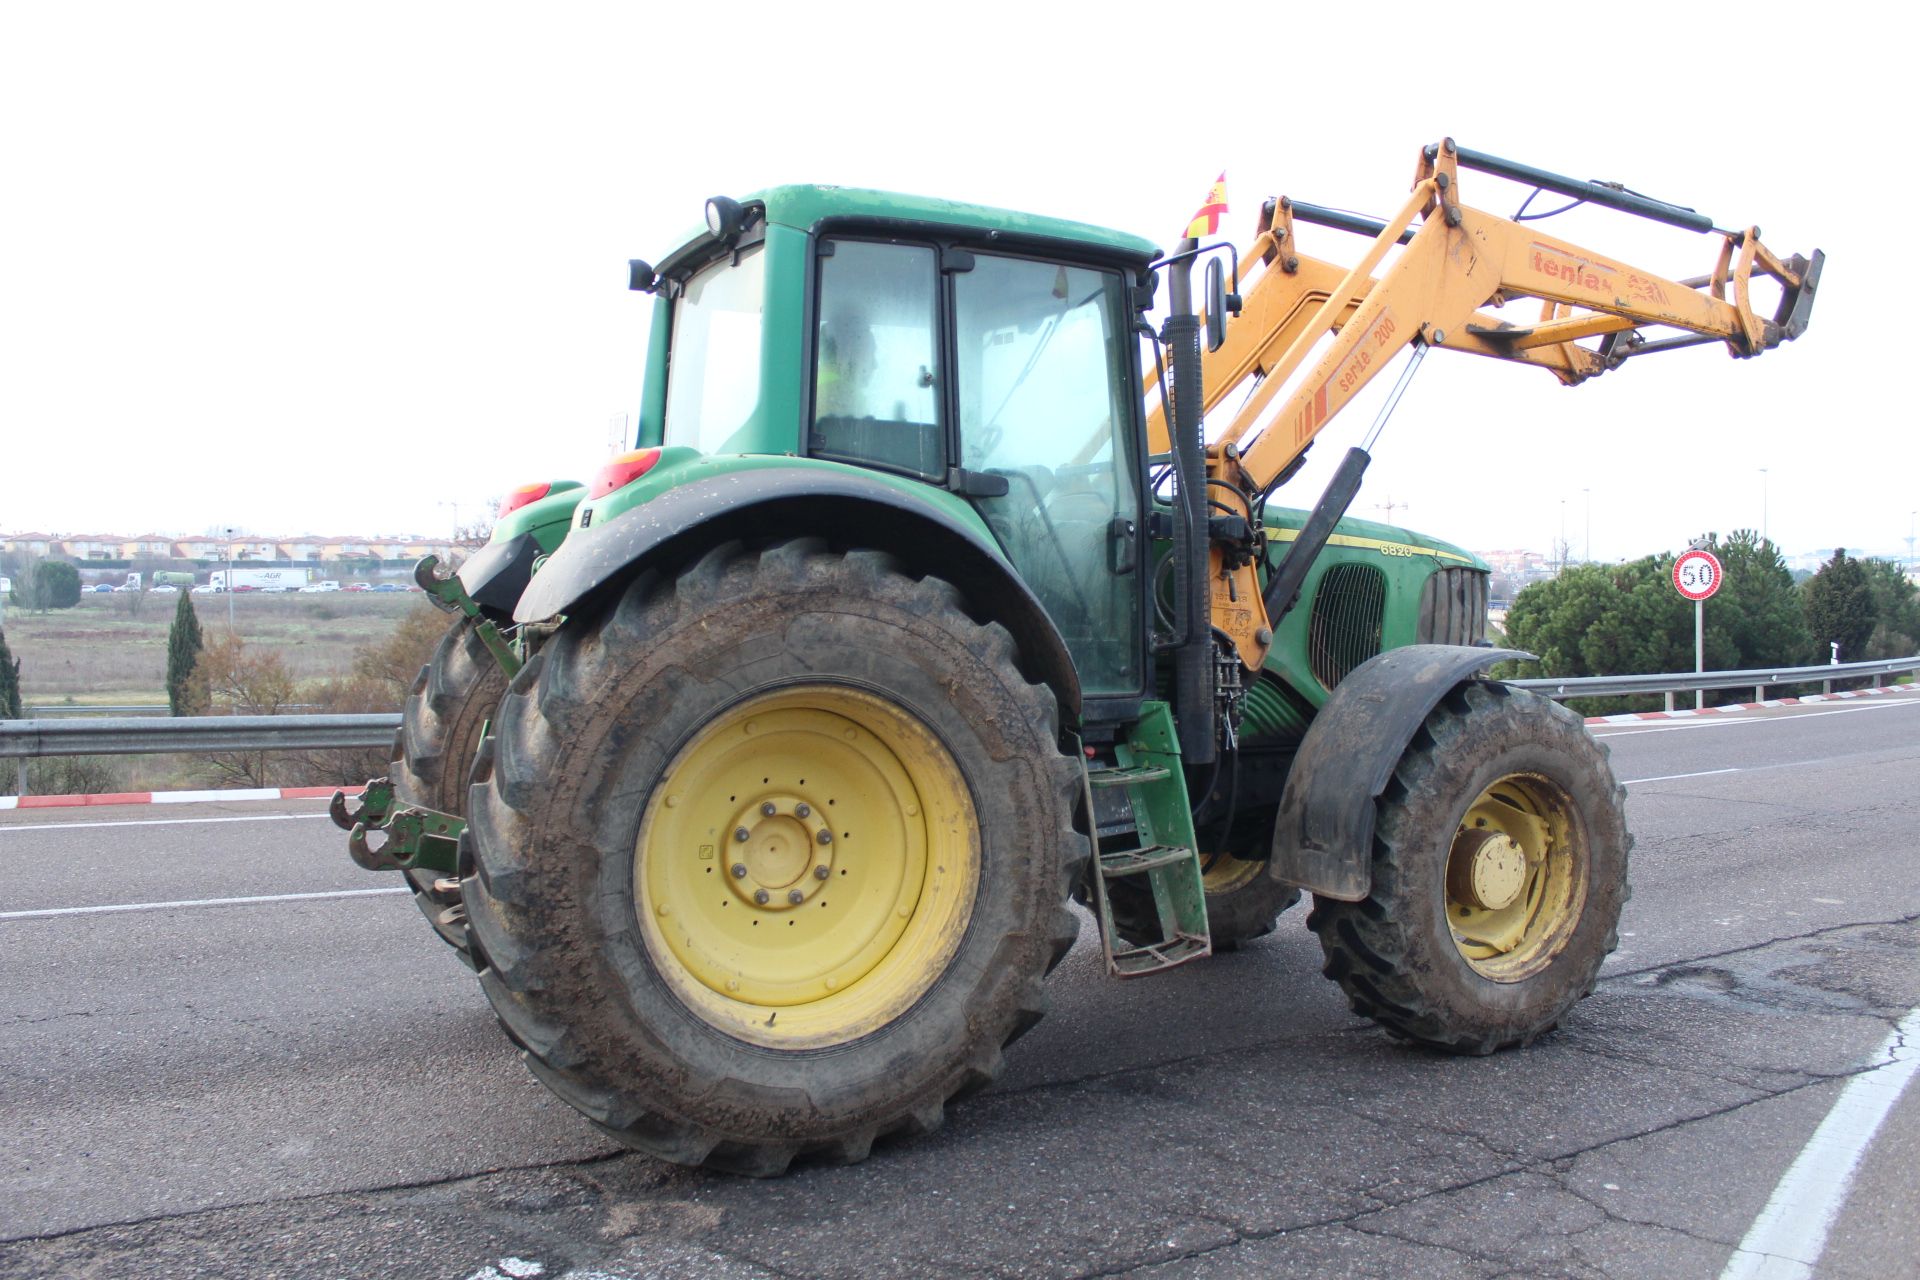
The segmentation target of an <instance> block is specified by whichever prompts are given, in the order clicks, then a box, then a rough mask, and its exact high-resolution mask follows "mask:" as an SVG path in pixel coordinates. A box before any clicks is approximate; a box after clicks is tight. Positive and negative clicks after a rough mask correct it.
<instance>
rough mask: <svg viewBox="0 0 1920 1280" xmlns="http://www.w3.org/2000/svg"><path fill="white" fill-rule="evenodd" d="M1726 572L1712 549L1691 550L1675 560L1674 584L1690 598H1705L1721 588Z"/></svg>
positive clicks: (1682, 593) (1675, 587) (1681, 592)
mask: <svg viewBox="0 0 1920 1280" xmlns="http://www.w3.org/2000/svg"><path fill="white" fill-rule="evenodd" d="M1724 576H1725V574H1724V573H1723V572H1722V570H1721V568H1720V561H1719V560H1718V559H1717V558H1716V557H1715V556H1714V554H1713V553H1712V552H1711V551H1698V550H1695V551H1689V552H1687V553H1686V554H1685V555H1683V556H1681V557H1680V558H1679V559H1678V560H1675V561H1674V562H1673V585H1674V589H1675V590H1677V591H1678V592H1679V593H1680V594H1681V595H1683V596H1685V597H1686V598H1687V599H1689V600H1705V599H1706V598H1707V597H1708V596H1711V595H1712V594H1713V593H1714V592H1716V591H1718V590H1719V589H1720V580H1721V578H1723V577H1724Z"/></svg>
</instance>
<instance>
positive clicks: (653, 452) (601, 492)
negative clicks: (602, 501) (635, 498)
mask: <svg viewBox="0 0 1920 1280" xmlns="http://www.w3.org/2000/svg"><path fill="white" fill-rule="evenodd" d="M658 461H660V450H658V449H635V450H634V451H633V452H631V453H623V454H620V455H619V456H618V457H616V458H614V459H613V460H612V461H610V462H608V463H607V465H606V466H604V467H601V468H600V470H599V471H598V472H597V473H595V475H594V477H593V487H592V488H591V489H589V490H587V498H588V500H589V501H591V500H592V499H594V498H604V497H606V496H607V495H608V494H610V493H612V492H613V491H614V490H615V489H623V488H625V487H626V486H627V485H630V484H632V483H633V482H634V481H635V480H638V479H639V478H640V477H641V476H643V475H645V474H647V472H649V471H651V470H653V464H654V463H656V462H658Z"/></svg>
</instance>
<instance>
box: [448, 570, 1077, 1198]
mask: <svg viewBox="0 0 1920 1280" xmlns="http://www.w3.org/2000/svg"><path fill="white" fill-rule="evenodd" d="M1056 715H1057V712H1056V708H1055V703H1054V698H1053V695H1052V694H1051V693H1050V692H1049V691H1048V690H1047V689H1046V688H1045V687H1044V686H1042V685H1038V684H1034V683H1030V682H1029V681H1027V680H1026V679H1025V678H1024V677H1023V676H1022V675H1021V674H1020V672H1019V670H1018V669H1017V666H1016V656H1015V653H1014V648H1013V644H1012V641H1011V638H1010V637H1009V636H1008V634H1007V633H1006V632H1005V630H1004V629H1002V628H1000V627H999V626H997V625H992V624H986V625H982V624H980V623H977V622H975V621H973V620H972V619H971V618H969V617H968V616H967V614H966V613H965V612H964V611H963V609H962V607H961V600H960V598H959V595H958V593H957V592H956V591H955V590H954V589H953V588H952V587H951V586H949V585H948V584H946V583H944V582H941V581H939V580H938V579H934V578H925V579H919V580H916V579H914V578H912V577H909V576H907V575H905V574H904V573H902V572H901V571H900V569H899V568H898V567H897V566H895V565H894V564H893V563H892V562H891V561H890V560H889V559H888V558H887V557H885V556H883V555H881V554H879V553H875V552H865V551H856V552H852V553H848V554H837V553H831V552H828V551H827V550H825V549H824V548H823V547H822V546H820V545H819V544H816V543H806V542H789V543H785V544H781V545H777V546H775V547H773V548H771V549H769V550H766V551H764V552H760V553H754V552H749V551H743V550H741V549H740V548H738V547H724V548H720V549H718V550H716V551H714V552H711V553H709V554H708V555H707V556H705V557H704V558H703V559H702V560H700V561H699V562H698V563H697V564H695V565H694V566H692V567H691V568H689V569H687V570H686V571H685V572H683V573H681V574H680V575H679V576H678V577H677V578H669V577H664V576H660V575H658V574H655V573H652V572H648V573H644V574H642V575H641V576H640V578H638V579H637V580H636V581H635V582H633V583H632V584H631V585H630V586H629V587H628V588H627V589H626V591H625V594H624V596H623V597H622V598H621V599H620V600H619V601H618V602H617V603H616V604H615V605H613V606H612V607H611V608H610V609H608V610H607V611H605V612H604V613H602V614H601V615H599V616H597V617H591V618H580V619H575V620H572V621H571V622H570V623H569V625H567V626H566V627H563V628H562V630H561V631H560V632H559V634H558V635H556V636H555V638H554V639H553V640H552V641H550V642H549V644H548V645H547V647H546V649H545V650H544V651H543V652H542V653H541V654H540V655H539V656H538V657H537V658H536V659H535V660H534V662H532V663H531V664H529V666H528V667H527V668H526V669H525V670H523V671H522V672H521V674H520V675H519V676H518V677H517V678H516V679H515V681H514V682H513V685H512V688H511V690H510V692H509V693H508V696H507V698H506V700H505V703H504V704H503V706H502V708H501V714H500V719H499V723H498V728H497V732H496V735H495V738H494V739H493V740H492V741H491V742H490V744H489V749H483V751H482V756H481V764H480V767H479V769H478V770H477V771H476V787H475V791H474V812H473V815H472V821H471V825H470V826H469V828H468V834H467V837H466V842H465V844H464V845H463V856H465V855H466V853H467V852H468V851H470V852H471V857H472V860H473V863H474V867H475V874H474V875H471V876H468V877H466V878H465V879H464V880H463V882H462V889H463V893H464V897H465V900H466V903H467V908H468V912H469V916H470V920H471V927H472V931H473V935H474V939H475V943H476V953H477V958H478V959H479V960H480V962H481V964H482V968H481V984H482V987H483V989H484V990H485V991H486V993H487V997H488V999H489V1000H490V1001H491V1002H492V1003H493V1006H494V1010H495V1012H496V1013H497V1014H498V1016H499V1018H500V1021H501V1023H502V1025H503V1026H504V1027H505V1028H506V1030H507V1032H508V1034H509V1035H510V1036H511V1037H512V1038H513V1039H514V1041H515V1042H516V1043H517V1044H519V1045H520V1046H521V1048H522V1050H523V1056H524V1058H525V1060H526V1062H527V1065H528V1066H529V1067H530V1068H531V1069H532V1071H533V1072H534V1074H535V1075H536V1076H537V1077H539V1078H540V1079H541V1080H542V1081H543V1082H544V1083H545V1084H547V1086H548V1087H549V1088H551V1089H552V1090H553V1091H554V1092H555V1093H556V1094H558V1095H559V1096H560V1097H561V1098H562V1099H563V1100H565V1101H566V1102H568V1103H569V1104H570V1105H572V1106H573V1107H575V1108H576V1109H577V1110H579V1111H580V1112H582V1114H584V1115H586V1116H587V1117H588V1118H589V1119H590V1120H592V1121H593V1122H594V1123H595V1124H596V1125H598V1126H599V1127H600V1128H602V1129H603V1130H605V1131H606V1132H607V1133H609V1134H611V1135H612V1136H614V1137H615V1138H617V1139H619V1140H620V1141H622V1142H624V1143H626V1144H628V1145H630V1146H633V1147H635V1148H638V1149H640V1150H643V1151H646V1152H649V1153H650V1154H653V1155H655V1156H658V1157H660V1158H662V1159H666V1160H671V1161H675V1162H677V1163H681V1164H690V1165H706V1166H708V1167H713V1168H718V1169H723V1170H728V1171H732V1172H739V1173H748V1174H755V1175H771V1174H777V1173H779V1172H781V1171H782V1170H784V1169H785V1168H786V1167H787V1165H788V1163H789V1162H790V1161H791V1160H792V1159H793V1158H794V1157H796V1156H798V1155H801V1154H803V1153H809V1154H816V1155H821V1156H824V1157H826V1158H828V1159H832V1160H838V1161H852V1160H858V1159H861V1158H862V1157H864V1156H865V1155H866V1153H867V1150H868V1148H869V1147H870V1146H871V1144H872V1143H873V1141H874V1140H875V1138H877V1137H879V1136H883V1135H885V1134H889V1133H893V1132H900V1131H907V1132H924V1131H927V1130H930V1129H932V1128H934V1127H935V1126H937V1125H938V1124H939V1123H940V1121H941V1118H942V1114H943V1108H944V1106H945V1103H946V1101H947V1100H948V1099H949V1098H951V1097H953V1096H954V1095H956V1094H958V1093H961V1092H963V1091H968V1090H971V1089H974V1088H978V1087H981V1086H983V1085H984V1084H986V1083H987V1082H988V1081H990V1080H991V1079H992V1078H993V1077H994V1076H995V1075H996V1074H997V1073H998V1071H999V1069H1000V1051H1001V1048H1002V1046H1003V1045H1005V1044H1007V1043H1009V1042H1010V1041H1012V1040H1013V1039H1014V1038H1015V1037H1017V1036H1018V1035H1020V1034H1021V1033H1022V1032H1024V1031H1025V1030H1026V1029H1027V1028H1028V1027H1030V1026H1031V1025H1032V1024H1033V1023H1034V1022H1035V1021H1037V1020H1038V1018H1039V1016H1040V1012H1041V1004H1042V992H1041V978H1042V977H1043V976H1044V974H1045V973H1046V972H1047V970H1048V969H1049V968H1050V967H1051V966H1052V965H1053V964H1054V963H1055V962H1056V961H1057V960H1058V959H1059V958H1060V956H1061V955H1063V954H1064V953H1065V951H1066V949H1067V947H1068V946H1070V945H1071V943H1072V940H1073V937H1074V933H1075V926H1074V923H1073V918H1072V916H1071V915H1070V914H1068V912H1067V911H1066V910H1065V907H1064V904H1065V901H1066V897H1067V890H1068V881H1069V878H1070V876H1071V874H1072V872H1073V870H1074V869H1075V865H1076V863H1077V862H1078V861H1082V860H1084V857H1085V853H1086V845H1085V841H1084V837H1082V836H1079V835H1076V834H1075V832H1074V830H1073V826H1072V819H1073V803H1074V799H1075V797H1076V795H1077V773H1076V770H1075V768H1074V766H1073V764H1072V762H1071V761H1070V760H1069V759H1067V758H1066V757H1065V756H1064V755H1062V753H1061V752H1060V749H1059V744H1058V740H1057V735H1058V730H1057V724H1056ZM823 869H824V871H825V874H824V875H822V874H820V872H821V871H822V870H823Z"/></svg>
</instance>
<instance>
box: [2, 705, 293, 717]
mask: <svg viewBox="0 0 1920 1280" xmlns="http://www.w3.org/2000/svg"><path fill="white" fill-rule="evenodd" d="M280 705H281V706H282V707H284V708H285V710H286V712H289V713H290V712H295V711H306V710H308V709H310V708H312V707H314V706H317V705H318V704H317V703H312V702H283V703H281V704H280ZM26 710H27V714H26V718H27V719H29V720H43V719H46V718H48V717H50V716H164V715H167V714H169V713H170V712H171V708H170V707H168V706H167V704H166V703H164V702H141V703H129V704H128V705H126V706H123V707H108V706H91V705H89V704H87V703H84V702H50V703H47V704H46V705H45V706H38V707H28V708H27V709H26Z"/></svg>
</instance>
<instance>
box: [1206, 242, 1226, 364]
mask: <svg viewBox="0 0 1920 1280" xmlns="http://www.w3.org/2000/svg"><path fill="white" fill-rule="evenodd" d="M1226 340H1227V273H1226V270H1225V268H1223V267H1222V266H1221V265H1220V259H1219V258H1217V257H1214V258H1208V259H1207V350H1208V351H1218V350H1219V349H1220V344H1221V343H1223V342H1225V341H1226Z"/></svg>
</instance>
